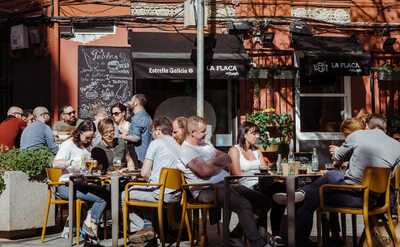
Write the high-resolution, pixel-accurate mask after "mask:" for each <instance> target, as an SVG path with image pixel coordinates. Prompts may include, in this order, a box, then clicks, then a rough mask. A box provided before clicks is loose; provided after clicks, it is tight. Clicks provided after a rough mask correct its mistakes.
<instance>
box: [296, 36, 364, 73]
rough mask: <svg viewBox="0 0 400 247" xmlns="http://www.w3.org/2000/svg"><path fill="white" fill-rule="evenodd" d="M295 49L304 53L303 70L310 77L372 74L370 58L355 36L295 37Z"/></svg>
mask: <svg viewBox="0 0 400 247" xmlns="http://www.w3.org/2000/svg"><path fill="white" fill-rule="evenodd" d="M293 47H294V49H295V50H296V51H302V52H303V54H304V57H302V58H300V69H301V70H302V71H303V72H304V73H305V75H307V76H313V75H322V74H338V75H367V74H369V73H370V68H371V66H370V61H371V58H370V56H369V55H368V54H366V53H364V51H363V50H362V48H361V46H360V45H359V44H358V43H357V41H356V40H355V39H353V38H351V37H316V36H294V37H293Z"/></svg>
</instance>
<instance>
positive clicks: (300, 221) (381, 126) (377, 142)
mask: <svg viewBox="0 0 400 247" xmlns="http://www.w3.org/2000/svg"><path fill="white" fill-rule="evenodd" d="M346 121H347V120H345V121H344V123H346ZM354 121H355V120H354ZM348 123H349V124H351V122H348ZM366 124H367V125H366V130H362V129H360V128H358V130H356V131H354V132H352V133H349V135H348V136H347V137H346V139H345V142H344V143H343V144H342V145H341V146H340V147H336V146H333V145H331V146H330V152H331V154H332V156H333V158H334V159H335V161H336V162H338V163H342V162H343V161H346V160H349V164H348V169H347V170H346V172H345V173H344V174H343V173H342V172H341V171H329V172H328V173H327V174H326V175H325V176H323V177H321V178H319V179H317V180H316V181H314V182H313V183H312V184H309V185H307V186H304V187H303V188H302V191H298V192H296V193H305V198H304V203H303V204H302V205H301V206H300V207H299V208H298V209H297V210H296V242H298V243H303V245H301V246H310V242H309V239H308V238H309V236H310V233H311V230H312V225H313V215H314V211H315V210H316V209H317V208H318V207H319V204H320V201H319V187H320V186H321V185H323V184H361V182H362V177H363V173H364V169H365V168H366V167H368V166H376V167H389V168H393V167H394V166H395V164H397V163H398V162H399V161H400V143H399V142H397V141H396V140H394V139H393V138H391V137H389V136H388V135H386V134H385V132H384V131H385V130H386V121H385V119H384V118H383V117H382V116H380V115H371V116H370V117H369V118H368V119H367V121H366ZM341 129H342V131H343V129H344V127H343V124H342V127H341ZM326 199H327V201H326V203H327V204H328V205H337V206H348V207H360V206H361V205H362V198H361V196H360V195H358V194H354V193H346V192H342V191H340V192H339V191H332V193H329V194H327V196H326ZM274 200H277V202H281V203H284V202H285V200H286V194H280V195H278V196H274ZM282 230H286V229H285V228H284V227H283V229H282ZM283 235H286V233H283Z"/></svg>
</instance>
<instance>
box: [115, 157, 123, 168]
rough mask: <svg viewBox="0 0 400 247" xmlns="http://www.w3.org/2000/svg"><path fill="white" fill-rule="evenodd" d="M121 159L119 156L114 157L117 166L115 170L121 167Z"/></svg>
mask: <svg viewBox="0 0 400 247" xmlns="http://www.w3.org/2000/svg"><path fill="white" fill-rule="evenodd" d="M121 163H122V162H121V159H120V158H118V157H114V158H113V167H114V168H115V170H119V169H120V168H121Z"/></svg>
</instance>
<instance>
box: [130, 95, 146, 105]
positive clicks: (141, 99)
mask: <svg viewBox="0 0 400 247" xmlns="http://www.w3.org/2000/svg"><path fill="white" fill-rule="evenodd" d="M133 97H135V98H136V99H137V100H138V101H139V103H140V105H141V106H145V105H146V103H147V98H146V95H144V94H135V95H134V96H133Z"/></svg>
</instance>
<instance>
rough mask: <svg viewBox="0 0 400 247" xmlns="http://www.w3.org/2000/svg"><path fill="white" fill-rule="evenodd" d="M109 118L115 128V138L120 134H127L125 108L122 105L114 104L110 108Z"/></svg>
mask: <svg viewBox="0 0 400 247" xmlns="http://www.w3.org/2000/svg"><path fill="white" fill-rule="evenodd" d="M111 117H112V119H113V120H114V123H115V125H116V127H117V128H116V129H115V130H116V133H115V136H116V137H119V136H121V135H122V134H128V132H129V126H130V124H129V121H127V120H126V106H124V105H123V104H122V103H115V104H114V105H113V106H111Z"/></svg>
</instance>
